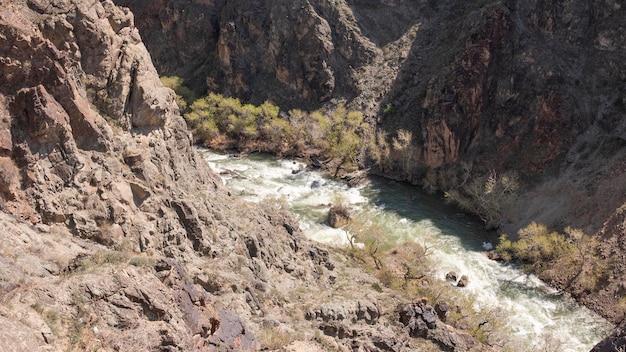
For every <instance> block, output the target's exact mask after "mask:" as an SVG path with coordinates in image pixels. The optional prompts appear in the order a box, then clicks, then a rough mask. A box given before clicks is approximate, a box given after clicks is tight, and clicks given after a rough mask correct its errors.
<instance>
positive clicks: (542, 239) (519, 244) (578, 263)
mask: <svg viewBox="0 0 626 352" xmlns="http://www.w3.org/2000/svg"><path fill="white" fill-rule="evenodd" d="M519 237H520V238H519V240H517V241H511V240H509V239H508V237H507V236H506V235H502V236H501V237H500V243H499V244H498V245H497V246H496V250H497V252H498V253H499V254H500V256H501V257H502V258H503V259H504V260H515V261H519V262H520V263H522V265H523V268H524V269H525V270H526V271H528V272H531V273H534V274H536V275H537V276H538V277H539V278H541V279H542V280H547V281H551V282H556V283H559V284H561V285H562V286H564V287H571V286H572V285H576V286H577V287H579V288H580V289H582V290H594V289H596V287H597V286H598V284H599V283H600V282H601V281H602V280H604V279H606V276H607V275H608V273H609V269H610V268H609V265H607V263H606V261H605V260H603V259H602V258H601V257H600V254H599V253H598V251H597V248H598V241H597V239H595V238H593V237H591V236H589V235H587V234H585V233H583V232H582V231H580V230H578V229H574V228H571V227H568V228H567V229H565V234H563V233H559V232H556V231H550V230H548V228H547V227H546V226H544V225H540V224H537V223H532V224H530V225H529V226H527V227H525V228H523V229H522V230H520V231H519Z"/></svg>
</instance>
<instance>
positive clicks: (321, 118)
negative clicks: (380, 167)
mask: <svg viewBox="0 0 626 352" xmlns="http://www.w3.org/2000/svg"><path fill="white" fill-rule="evenodd" d="M162 81H163V82H164V84H165V85H166V86H168V87H170V88H172V89H174V91H176V93H177V94H178V100H180V101H179V102H178V104H179V106H180V107H181V110H182V111H183V112H184V117H185V119H186V120H187V122H188V123H189V125H190V127H191V128H192V129H193V131H194V135H195V138H196V140H197V141H198V142H200V143H202V144H204V145H206V146H209V147H211V148H214V149H229V148H235V149H238V150H240V151H241V152H249V151H253V150H254V151H263V152H268V153H272V154H277V155H290V156H303V157H313V158H316V159H319V160H322V161H323V163H324V164H325V166H327V167H328V169H331V170H332V171H334V174H335V175H337V174H338V173H339V172H340V171H342V170H344V171H346V172H351V171H353V170H355V169H356V168H357V156H358V155H359V153H360V152H361V149H362V147H363V142H362V140H363V134H364V126H365V124H364V122H363V115H362V114H361V113H360V112H357V111H349V110H348V109H347V108H346V107H345V105H344V104H343V103H339V104H336V105H335V106H333V107H331V108H327V109H324V110H318V111H313V112H305V111H302V110H297V109H295V110H291V111H289V112H287V113H284V112H281V111H280V108H279V107H278V106H276V105H274V104H272V103H271V102H265V103H263V104H261V105H259V106H255V105H252V104H243V103H242V102H241V101H240V100H239V99H237V98H229V97H225V96H223V95H221V94H216V93H209V94H208V95H207V96H206V97H202V98H199V99H196V97H195V96H193V94H192V93H191V91H190V90H189V89H187V88H186V87H185V86H184V85H183V82H182V80H181V79H180V78H178V77H163V78H162Z"/></svg>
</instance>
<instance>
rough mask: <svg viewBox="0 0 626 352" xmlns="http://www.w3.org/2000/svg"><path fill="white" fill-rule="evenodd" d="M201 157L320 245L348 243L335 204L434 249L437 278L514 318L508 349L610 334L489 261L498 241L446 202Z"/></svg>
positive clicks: (388, 184) (569, 303)
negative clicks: (290, 216) (334, 222)
mask: <svg viewBox="0 0 626 352" xmlns="http://www.w3.org/2000/svg"><path fill="white" fill-rule="evenodd" d="M201 153H202V154H203V156H204V158H205V160H206V161H207V162H208V163H209V165H210V167H211V168H212V169H213V170H214V171H216V172H217V173H219V174H221V175H222V180H223V181H224V182H225V184H226V185H227V186H228V187H229V189H230V190H231V193H233V194H237V195H239V196H241V197H242V198H244V199H246V200H248V201H252V202H261V201H264V200H267V199H268V198H273V199H275V200H279V201H281V202H283V203H284V204H286V205H287V207H288V208H289V209H290V210H291V211H292V212H293V213H295V214H296V216H297V217H298V219H299V222H300V224H299V225H300V228H301V229H302V230H303V232H304V234H305V235H306V236H307V237H309V238H310V239H312V240H315V241H318V242H323V243H326V244H330V245H334V246H345V245H347V244H348V241H347V236H346V233H345V232H344V231H343V230H340V229H333V228H331V227H329V226H328V225H326V217H327V214H328V205H329V204H331V203H335V202H337V201H341V202H343V203H344V204H346V203H347V204H348V205H349V206H350V207H351V208H352V209H355V211H356V212H368V213H370V215H371V216H370V218H373V219H374V221H376V222H377V224H378V225H379V226H380V227H382V228H383V229H385V232H386V233H387V235H388V236H389V238H388V240H390V241H397V242H402V241H407V240H408V241H416V242H417V243H419V244H421V245H425V246H427V247H428V248H429V251H431V252H430V253H431V254H430V255H429V256H432V259H433V260H434V261H435V262H436V263H438V265H437V272H435V273H434V275H435V276H437V277H440V278H443V277H445V274H446V273H447V272H449V271H455V272H457V273H459V274H466V275H468V277H469V280H470V281H469V285H468V286H467V287H465V288H464V289H463V290H464V292H465V293H466V294H468V295H472V297H475V302H476V303H475V305H476V307H475V309H478V310H480V309H481V308H485V309H486V308H489V309H492V310H493V309H496V310H498V311H501V312H503V314H506V316H507V318H506V322H507V325H506V327H505V330H506V331H507V335H508V336H507V337H505V339H504V343H505V344H506V343H509V344H514V345H515V350H516V351H538V350H541V351H543V350H546V351H548V350H549V351H571V352H578V351H581V352H582V351H589V350H590V349H591V348H592V347H593V346H594V344H596V343H597V342H598V341H600V340H601V339H602V338H603V337H604V336H606V335H607V334H608V333H609V332H610V328H611V325H610V324H609V323H608V322H607V321H606V320H604V319H602V318H601V317H599V316H598V315H596V314H594V313H593V312H591V311H590V310H588V309H586V308H584V307H581V306H579V305H577V304H576V303H575V302H574V301H573V300H572V299H570V298H567V297H564V296H563V295H560V294H558V292H556V291H555V290H554V289H552V288H550V287H548V286H547V285H545V284H544V283H543V282H541V281H540V280H538V279H537V278H535V277H533V276H528V275H525V274H524V273H523V272H521V271H520V270H518V269H516V268H514V267H512V266H510V265H503V264H501V263H498V262H495V261H492V260H490V259H488V258H487V256H486V252H485V248H489V246H490V245H491V243H490V242H491V241H492V240H493V239H492V238H490V237H489V236H490V235H489V234H488V233H487V232H485V231H484V230H483V229H482V226H481V224H480V223H479V222H478V221H476V219H474V218H472V217H470V216H467V215H465V214H462V213H461V212H459V210H458V209H456V208H455V207H453V206H450V205H448V204H446V203H445V202H444V201H443V200H442V199H441V198H440V197H439V196H435V195H427V194H424V193H422V192H420V191H419V190H418V189H416V188H415V187H414V186H410V185H407V184H403V183H399V182H393V181H389V180H383V179H376V178H374V179H372V180H371V182H369V184H368V185H366V186H364V187H361V188H350V187H348V186H347V185H346V184H344V183H342V182H338V181H335V180H332V179H328V178H325V177H324V176H323V175H322V174H321V173H319V172H317V171H310V170H304V165H302V164H299V163H297V162H293V161H287V160H279V159H276V158H274V157H271V156H267V155H260V154H253V155H250V156H248V157H245V158H234V157H231V156H228V155H222V154H217V153H214V152H210V151H207V150H201ZM294 170H295V171H294ZM300 170H303V171H300ZM296 171H299V172H296ZM508 347H509V348H511V346H508Z"/></svg>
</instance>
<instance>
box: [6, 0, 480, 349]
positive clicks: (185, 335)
mask: <svg viewBox="0 0 626 352" xmlns="http://www.w3.org/2000/svg"><path fill="white" fill-rule="evenodd" d="M154 5H155V6H157V5H159V3H154ZM233 11H235V9H233ZM285 11H291V10H289V9H287V8H285ZM209 17H210V16H209ZM313 22H315V21H313ZM199 25H200V26H203V25H202V24H199ZM251 28H252V27H251ZM148 33H149V32H148ZM189 50H191V51H193V50H194V49H193V48H191V49H188V51H186V52H187V53H189ZM182 54H184V51H181V55H182ZM222 56H224V57H226V56H228V55H222ZM233 62H234V61H233ZM233 62H231V63H233ZM0 76H1V77H2V78H1V81H2V84H1V85H0V114H1V122H0V123H1V124H0V207H1V210H2V211H1V212H0V229H1V230H0V243H2V245H0V345H2V346H3V348H4V349H8V350H10V351H34V350H41V351H68V350H101V351H120V350H121V351H127V350H129V351H130V350H162V351H191V350H194V351H195V350H207V351H212V350H220V351H222V350H258V349H260V348H266V349H272V348H284V349H285V350H293V351H303V350H311V351H315V350H327V349H329V348H330V349H342V350H346V349H348V348H357V349H359V350H363V351H374V350H393V351H405V350H406V351H408V350H416V349H422V348H445V349H448V350H485V349H484V348H486V347H484V346H482V345H481V344H480V343H478V342H477V341H476V340H475V339H473V338H472V337H471V336H470V335H468V334H467V333H463V332H461V331H457V330H455V329H454V328H453V327H451V326H450V325H447V324H445V323H443V322H441V321H440V320H439V318H437V317H435V316H434V315H433V312H434V310H433V308H432V307H431V306H430V305H425V304H426V303H425V302H423V301H421V303H420V307H423V309H426V310H427V313H424V314H418V315H416V314H415V312H414V311H413V313H414V314H413V315H411V316H410V318H411V319H412V320H411V321H412V322H413V323H414V325H415V322H422V323H421V324H418V325H419V326H417V327H416V326H413V327H412V330H411V331H414V334H419V335H420V336H422V337H427V338H428V339H427V340H426V339H413V338H412V337H410V336H409V334H408V333H407V332H406V331H405V330H404V329H403V325H402V324H401V323H400V318H399V314H398V313H397V312H396V311H395V309H396V306H397V305H398V304H400V303H403V304H409V305H410V304H411V303H410V301H409V300H407V299H406V298H403V297H402V296H398V295H396V294H393V293H390V292H389V291H388V290H387V291H385V292H381V291H383V290H374V289H366V290H364V289H363V287H367V288H369V287H372V286H373V285H374V284H376V285H379V281H378V279H376V278H375V277H373V276H371V275H370V274H368V273H366V272H363V271H362V270H360V269H358V267H355V266H354V260H353V259H352V258H350V257H348V256H345V255H343V254H341V253H339V252H330V251H328V250H326V249H324V248H320V247H319V246H317V245H314V244H312V243H311V242H309V241H308V240H306V239H305V238H303V236H302V234H301V232H300V230H299V229H298V225H297V221H296V220H295V219H294V218H292V217H291V216H290V215H289V214H287V213H285V212H284V211H282V210H281V209H280V207H279V206H277V205H275V204H266V205H262V204H261V205H258V204H257V205H252V204H247V203H243V202H241V201H238V200H237V199H236V198H234V197H232V196H231V195H230V194H229V192H228V191H227V190H226V189H225V188H224V187H223V186H222V182H221V180H220V179H219V177H217V176H216V175H214V174H213V173H212V172H211V171H210V170H209V168H208V166H207V165H206V163H205V162H204V160H202V158H201V156H200V155H199V154H198V153H197V152H196V151H195V150H194V149H193V147H192V139H191V136H190V134H189V132H188V131H187V129H186V126H185V123H184V121H183V119H182V118H181V117H180V114H179V111H178V108H177V106H176V104H175V102H174V101H175V100H174V99H175V96H174V93H173V92H172V91H171V90H169V89H166V88H164V87H163V86H162V85H161V84H160V81H159V77H158V75H157V71H156V70H155V68H154V67H153V65H152V63H151V57H150V54H148V51H147V50H146V48H145V47H144V44H143V42H142V40H141V36H140V35H139V31H138V29H137V28H136V27H135V18H134V16H133V14H132V13H131V12H130V11H129V10H128V9H126V8H122V7H117V6H116V5H114V4H113V2H111V1H110V0H102V1H100V0H53V1H49V0H17V1H16V0H11V1H8V0H3V1H0ZM314 81H315V80H313V81H312V82H314ZM314 85H315V86H317V83H315V84H314ZM311 94H313V93H311ZM378 287H380V286H378ZM428 307H430V308H428ZM427 308H428V309H427ZM420 309H421V308H420ZM438 314H439V313H438ZM425 321H428V325H426V323H424V322H425ZM437 346H439V347H437Z"/></svg>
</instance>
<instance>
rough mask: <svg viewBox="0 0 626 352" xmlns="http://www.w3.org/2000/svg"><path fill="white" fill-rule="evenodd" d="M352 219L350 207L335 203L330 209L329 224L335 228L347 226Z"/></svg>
mask: <svg viewBox="0 0 626 352" xmlns="http://www.w3.org/2000/svg"><path fill="white" fill-rule="evenodd" d="M348 221H350V209H348V208H347V207H345V206H343V205H334V206H332V207H331V208H330V210H328V224H329V225H330V226H331V227H333V228H340V227H342V226H345V225H346V224H348Z"/></svg>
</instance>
